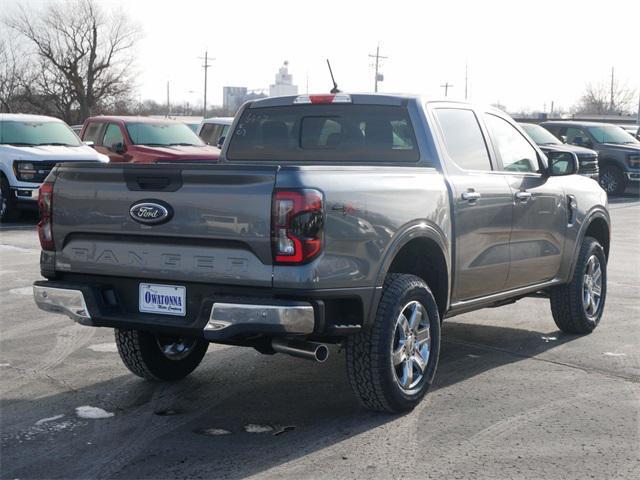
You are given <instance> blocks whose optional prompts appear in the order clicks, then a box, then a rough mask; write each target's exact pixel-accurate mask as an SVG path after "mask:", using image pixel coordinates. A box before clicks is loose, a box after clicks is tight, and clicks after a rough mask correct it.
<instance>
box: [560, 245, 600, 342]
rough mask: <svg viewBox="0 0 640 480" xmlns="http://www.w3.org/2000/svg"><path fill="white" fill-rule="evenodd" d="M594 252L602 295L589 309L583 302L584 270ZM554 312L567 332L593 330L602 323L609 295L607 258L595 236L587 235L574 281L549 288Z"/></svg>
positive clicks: (585, 270) (561, 327) (561, 326)
mask: <svg viewBox="0 0 640 480" xmlns="http://www.w3.org/2000/svg"><path fill="white" fill-rule="evenodd" d="M592 256H595V257H596V258H597V260H598V262H599V266H600V269H601V295H600V301H599V305H598V307H597V309H594V311H593V312H592V314H589V313H587V309H586V307H585V305H584V301H583V299H584V288H585V274H586V273H587V269H588V263H589V260H590V259H591V257H592ZM550 297H551V313H552V314H553V320H554V321H555V322H556V325H557V326H558V328H559V329H560V330H562V331H563V332H565V333H574V334H586V333H591V332H592V331H593V330H594V329H595V328H596V327H597V326H598V324H599V323H600V319H601V318H602V312H603V311H604V304H605V300H606V299H607V259H606V256H605V254H604V249H603V248H602V245H600V243H598V241H597V240H596V239H595V238H592V237H585V239H584V240H583V241H582V246H581V247H580V254H579V256H578V261H577V263H576V267H575V270H574V272H573V278H572V279H571V282H569V283H567V284H565V285H561V286H558V287H554V288H553V289H551V291H550Z"/></svg>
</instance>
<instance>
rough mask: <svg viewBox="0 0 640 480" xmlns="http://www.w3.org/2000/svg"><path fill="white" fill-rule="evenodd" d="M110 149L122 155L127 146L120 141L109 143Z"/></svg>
mask: <svg viewBox="0 0 640 480" xmlns="http://www.w3.org/2000/svg"><path fill="white" fill-rule="evenodd" d="M111 150H113V151H114V152H115V153H117V154H118V155H122V154H123V153H124V152H126V151H127V146H126V145H125V144H124V143H122V142H118V143H114V144H113V145H111Z"/></svg>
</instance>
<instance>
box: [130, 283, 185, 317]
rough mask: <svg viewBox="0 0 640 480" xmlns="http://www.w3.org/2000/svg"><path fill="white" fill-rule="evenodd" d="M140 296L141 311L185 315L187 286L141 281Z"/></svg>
mask: <svg viewBox="0 0 640 480" xmlns="http://www.w3.org/2000/svg"><path fill="white" fill-rule="evenodd" d="M139 298H140V303H139V310H140V311H141V312H144V313H160V314H162V315H178V316H182V317H184V314H185V311H186V299H187V289H186V287H181V286H177V285H156V284H153V283H141V284H140V296H139Z"/></svg>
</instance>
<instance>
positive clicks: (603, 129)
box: [540, 120, 640, 195]
mask: <svg viewBox="0 0 640 480" xmlns="http://www.w3.org/2000/svg"><path fill="white" fill-rule="evenodd" d="M540 125H542V126H543V127H544V128H546V129H547V130H549V131H550V132H551V133H553V134H554V135H555V136H556V137H558V138H559V139H562V141H563V142H564V143H568V144H570V145H576V146H578V147H587V148H590V149H593V150H595V151H597V152H598V164H599V165H600V168H599V169H600V175H599V177H600V178H599V181H600V186H601V187H602V188H604V190H605V191H606V192H607V193H608V194H609V195H622V194H623V193H624V191H625V190H626V188H627V186H629V185H630V184H633V183H636V184H637V182H640V141H638V140H637V139H636V138H634V137H633V136H632V135H631V134H630V133H628V132H626V131H625V130H623V129H622V128H621V127H619V126H618V125H611V124H607V123H595V122H579V121H575V120H574V121H549V122H543V123H541V124H540Z"/></svg>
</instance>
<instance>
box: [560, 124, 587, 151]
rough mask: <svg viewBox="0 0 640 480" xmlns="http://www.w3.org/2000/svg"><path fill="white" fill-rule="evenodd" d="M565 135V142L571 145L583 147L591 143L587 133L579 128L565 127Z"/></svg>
mask: <svg viewBox="0 0 640 480" xmlns="http://www.w3.org/2000/svg"><path fill="white" fill-rule="evenodd" d="M565 135H566V137H567V143H570V144H571V145H578V146H580V147H583V146H586V145H589V144H590V143H591V141H590V139H589V135H588V134H587V132H585V131H584V130H583V129H581V128H577V127H567V132H566V133H565Z"/></svg>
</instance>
